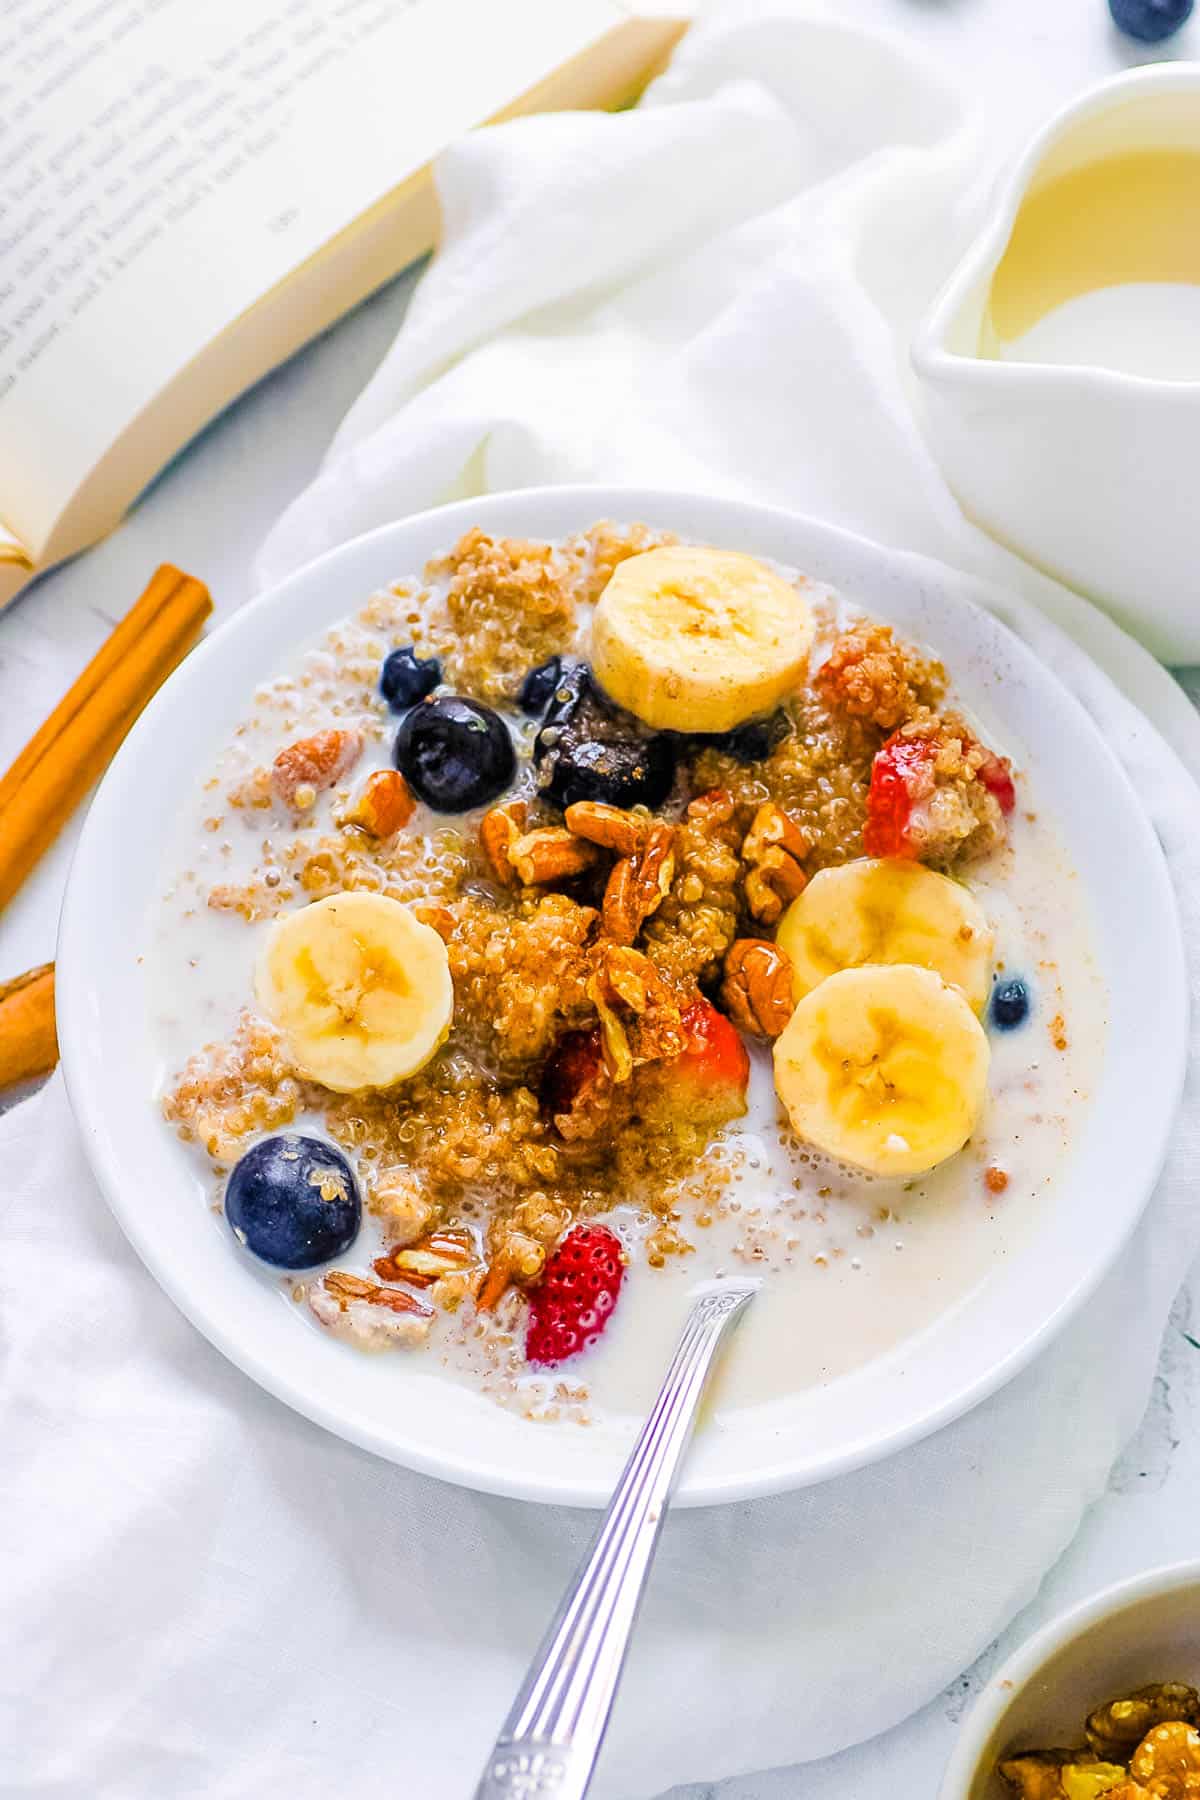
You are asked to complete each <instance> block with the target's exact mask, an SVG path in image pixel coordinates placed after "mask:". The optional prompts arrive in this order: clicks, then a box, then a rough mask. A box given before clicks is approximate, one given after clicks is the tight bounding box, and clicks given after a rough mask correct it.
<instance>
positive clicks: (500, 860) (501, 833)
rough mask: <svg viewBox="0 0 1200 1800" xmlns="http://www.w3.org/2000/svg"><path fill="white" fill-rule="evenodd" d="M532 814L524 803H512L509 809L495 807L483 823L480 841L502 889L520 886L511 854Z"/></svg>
mask: <svg viewBox="0 0 1200 1800" xmlns="http://www.w3.org/2000/svg"><path fill="white" fill-rule="evenodd" d="M528 813H529V808H528V807H527V806H526V804H525V802H524V801H523V800H510V801H509V803H508V805H507V806H493V808H492V810H491V812H488V813H484V815H483V818H482V820H481V821H480V826H479V841H480V843H481V844H482V845H483V851H484V855H485V856H486V857H487V859H488V862H489V863H490V864H491V866H492V872H493V874H494V875H495V877H496V880H497V881H498V882H499V883H500V885H501V886H502V887H513V886H515V885H516V879H517V872H516V870H515V869H514V868H513V865H512V862H511V860H510V857H509V851H510V850H511V849H512V847H513V845H514V844H515V843H516V842H517V840H518V839H519V838H520V836H521V833H522V832H523V831H524V829H525V820H526V818H527V816H528Z"/></svg>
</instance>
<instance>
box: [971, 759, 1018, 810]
mask: <svg viewBox="0 0 1200 1800" xmlns="http://www.w3.org/2000/svg"><path fill="white" fill-rule="evenodd" d="M979 748H980V749H981V750H983V754H984V758H985V760H984V761H983V762H982V763H980V765H979V767H978V768H977V769H976V771H975V774H976V777H977V779H978V780H979V781H981V782H982V783H983V785H984V787H985V788H986V789H987V791H988V793H989V794H991V795H992V797H993V798H994V799H995V800H997V801H999V803H1000V811H1001V812H1002V813H1004V814H1005V815H1007V814H1008V813H1010V812H1011V811H1012V810H1013V808H1014V806H1015V805H1016V804H1017V790H1016V786H1015V784H1014V782H1013V778H1012V764H1011V763H1010V762H1009V760H1008V758H1007V756H997V755H996V752H995V751H994V750H984V749H983V745H982V744H981V745H980V746H979Z"/></svg>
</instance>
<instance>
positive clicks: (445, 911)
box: [413, 906, 458, 944]
mask: <svg viewBox="0 0 1200 1800" xmlns="http://www.w3.org/2000/svg"><path fill="white" fill-rule="evenodd" d="M413 911H414V912H415V913H416V915H417V917H418V919H420V921H421V923H422V925H428V926H429V927H430V929H431V930H432V931H436V932H437V934H438V936H439V937H440V938H441V939H442V940H443V942H445V943H447V944H448V943H449V942H450V939H451V938H452V937H453V936H454V933H455V929H456V927H457V925H458V920H457V919H456V918H455V916H454V914H453V913H452V912H451V911H450V908H449V907H448V906H414V907H413Z"/></svg>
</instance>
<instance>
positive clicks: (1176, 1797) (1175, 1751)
mask: <svg viewBox="0 0 1200 1800" xmlns="http://www.w3.org/2000/svg"><path fill="white" fill-rule="evenodd" d="M1129 1773H1130V1775H1131V1776H1132V1778H1133V1780H1134V1781H1140V1782H1141V1784H1142V1786H1143V1787H1146V1788H1149V1790H1150V1793H1151V1794H1152V1795H1154V1796H1155V1800H1193V1796H1194V1795H1200V1731H1197V1730H1196V1729H1195V1727H1194V1726H1192V1725H1185V1724H1184V1723H1183V1721H1182V1720H1172V1721H1170V1722H1169V1723H1168V1724H1165V1725H1156V1726H1155V1727H1154V1729H1153V1731H1150V1732H1148V1733H1147V1735H1146V1736H1145V1737H1144V1738H1143V1739H1142V1741H1141V1743H1140V1744H1139V1745H1138V1747H1137V1749H1136V1750H1135V1751H1134V1753H1133V1757H1132V1759H1131V1761H1130V1764H1129Z"/></svg>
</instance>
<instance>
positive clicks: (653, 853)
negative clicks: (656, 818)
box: [600, 824, 675, 944]
mask: <svg viewBox="0 0 1200 1800" xmlns="http://www.w3.org/2000/svg"><path fill="white" fill-rule="evenodd" d="M674 878H675V831H674V828H673V827H672V826H670V825H662V824H655V825H652V826H651V827H650V829H649V831H648V832H647V834H646V841H645V843H644V845H643V847H642V848H641V849H640V850H636V851H634V853H633V855H632V856H623V857H622V858H621V859H620V861H619V862H616V863H614V864H613V868H612V873H611V874H610V875H609V878H608V884H607V886H606V887H605V889H604V899H603V901H602V903H601V909H600V916H601V918H602V919H603V921H604V929H605V931H606V932H607V933H608V935H609V937H610V938H612V939H614V941H615V942H616V943H618V944H632V943H633V941H634V939H635V938H636V937H637V934H638V932H639V931H640V930H641V928H642V926H643V925H644V924H645V922H646V920H647V919H648V918H649V917H650V916H651V914H652V913H655V912H657V911H658V909H659V907H660V906H661V905H662V903H663V901H664V899H665V898H666V896H667V895H668V894H669V893H670V891H671V883H672V881H673V880H674Z"/></svg>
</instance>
